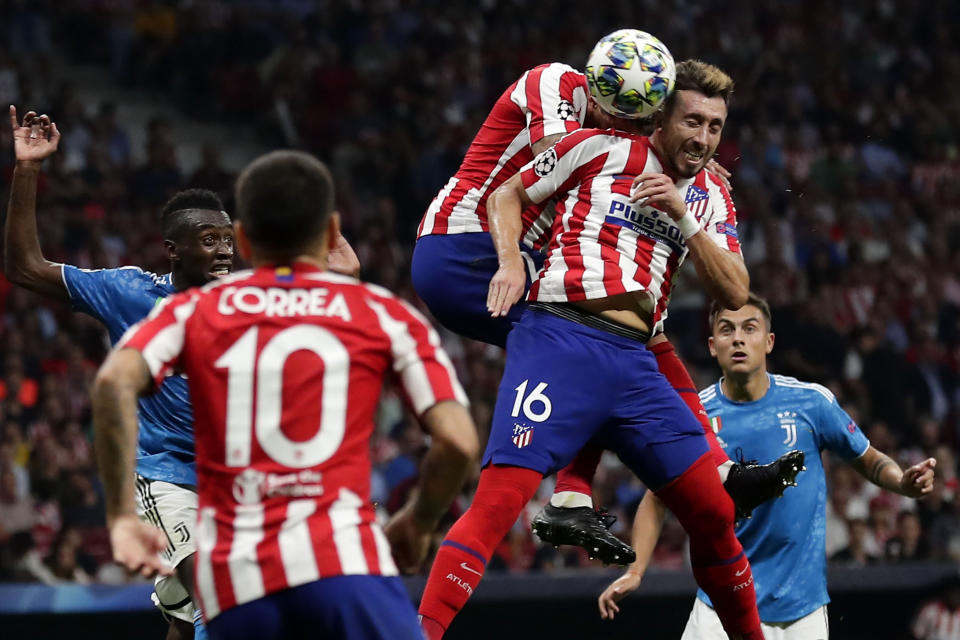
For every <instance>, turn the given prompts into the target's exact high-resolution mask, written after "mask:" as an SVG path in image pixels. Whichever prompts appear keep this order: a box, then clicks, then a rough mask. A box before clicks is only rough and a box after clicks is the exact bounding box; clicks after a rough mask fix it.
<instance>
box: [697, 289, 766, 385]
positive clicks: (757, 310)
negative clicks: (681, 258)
mask: <svg viewBox="0 0 960 640" xmlns="http://www.w3.org/2000/svg"><path fill="white" fill-rule="evenodd" d="M709 317H710V330H711V336H710V339H709V342H708V344H709V346H710V355H712V356H713V357H714V358H716V359H717V363H718V364H719V365H720V369H722V370H723V375H725V376H728V377H729V376H736V377H744V378H745V377H749V376H751V375H758V374H759V375H764V374H766V371H767V354H768V353H770V352H771V351H772V350H773V340H774V335H773V332H772V331H771V325H770V322H771V318H770V305H769V304H767V301H766V300H764V299H763V298H761V297H760V296H758V295H757V294H755V293H752V292H751V293H750V295H749V297H748V298H747V303H746V304H745V305H743V306H742V307H740V308H739V309H737V310H736V311H731V310H730V309H724V308H723V307H721V306H720V305H719V304H717V302H716V301H714V302H713V304H712V305H711V306H710V316H709Z"/></svg>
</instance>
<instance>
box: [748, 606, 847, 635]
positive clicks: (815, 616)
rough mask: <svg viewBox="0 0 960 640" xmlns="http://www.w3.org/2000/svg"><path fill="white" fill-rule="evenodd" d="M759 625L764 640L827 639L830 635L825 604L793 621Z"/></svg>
mask: <svg viewBox="0 0 960 640" xmlns="http://www.w3.org/2000/svg"><path fill="white" fill-rule="evenodd" d="M761 626H762V627H763V637H764V638H765V639H766V640H827V639H828V638H829V637H830V623H829V621H828V620H827V606H826V605H823V606H822V607H820V608H819V609H817V610H816V611H813V612H811V613H809V614H808V615H805V616H804V617H802V618H800V619H799V620H794V621H793V622H789V623H778V624H763V625H761Z"/></svg>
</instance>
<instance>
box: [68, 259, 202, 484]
mask: <svg viewBox="0 0 960 640" xmlns="http://www.w3.org/2000/svg"><path fill="white" fill-rule="evenodd" d="M63 282H64V283H65V284H66V286H67V292H68V293H69V295H70V302H71V304H72V305H73V308H74V309H75V310H76V311H82V312H84V313H87V314H89V315H91V316H93V317H94V318H96V319H97V320H99V321H100V322H102V323H103V324H104V325H106V327H107V332H108V333H109V334H110V342H111V344H116V342H117V340H119V339H120V338H121V337H122V336H123V334H124V333H125V332H126V330H127V329H128V328H130V326H132V325H134V324H136V323H137V322H139V321H140V320H142V319H143V318H144V317H146V315H147V314H148V313H150V311H151V310H152V309H153V307H154V306H156V304H157V302H159V301H160V300H162V299H163V298H165V297H167V296H168V295H170V294H171V293H174V288H173V283H172V281H171V275H170V274H169V273H168V274H166V275H157V274H155V273H150V272H148V271H144V270H143V269H140V268H139V267H120V268H119V269H95V270H88V269H78V268H77V267H74V266H71V265H63ZM138 416H139V421H140V432H139V438H138V441H137V473H139V474H140V475H142V476H143V477H145V478H150V479H151V480H161V481H163V482H172V483H174V484H187V485H196V484H197V472H196V467H195V466H194V457H195V456H194V448H193V411H192V410H191V408H190V395H189V393H188V391H187V381H186V379H184V378H182V377H180V376H172V377H169V378H167V379H166V380H165V381H164V382H163V384H162V385H160V388H159V389H157V391H156V393H154V394H153V395H151V396H147V397H144V398H141V399H140V405H139V411H138Z"/></svg>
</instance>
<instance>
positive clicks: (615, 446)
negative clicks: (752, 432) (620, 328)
mask: <svg viewBox="0 0 960 640" xmlns="http://www.w3.org/2000/svg"><path fill="white" fill-rule="evenodd" d="M633 356H634V357H633V364H632V366H630V367H629V368H625V369H624V371H623V383H624V389H623V391H622V392H621V393H620V395H619V396H618V398H617V402H616V405H615V408H614V411H615V414H616V423H615V424H613V425H610V426H608V427H606V428H604V430H603V431H602V432H601V434H600V436H599V438H598V441H599V443H600V444H602V445H603V446H604V447H605V448H607V449H609V450H611V451H613V452H614V453H616V454H617V455H618V456H619V457H620V459H621V460H622V461H623V463H624V464H625V465H627V467H629V468H630V469H631V470H632V471H633V472H634V473H635V474H637V476H638V477H639V478H640V479H641V480H643V482H644V484H646V485H647V486H648V487H650V488H651V489H654V490H656V489H659V488H661V487H663V486H665V485H666V484H667V483H668V482H670V481H671V480H673V479H674V478H676V477H678V476H680V475H681V474H682V473H683V472H684V471H686V470H687V469H688V468H689V467H690V466H691V465H692V464H693V463H694V462H696V461H697V460H698V459H700V457H701V456H702V455H703V454H704V453H706V452H707V451H708V449H709V445H708V444H707V440H706V438H705V437H704V433H703V426H702V425H701V424H700V422H699V421H698V420H697V418H696V416H694V415H693V413H692V412H691V411H690V408H689V407H687V405H686V404H685V403H684V401H683V399H681V398H680V396H679V395H678V394H677V392H676V390H674V389H673V387H671V386H670V383H669V382H668V381H667V379H666V378H665V377H664V376H663V375H662V374H661V373H660V372H659V370H658V369H657V368H656V359H655V358H654V357H653V354H651V353H650V352H649V351H646V350H644V352H642V353H634V354H633Z"/></svg>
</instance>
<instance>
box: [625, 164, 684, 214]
mask: <svg viewBox="0 0 960 640" xmlns="http://www.w3.org/2000/svg"><path fill="white" fill-rule="evenodd" d="M630 202H638V203H639V204H640V206H641V207H642V206H644V205H647V204H651V205H656V206H657V208H658V209H660V210H662V211H666V212H667V215H669V216H670V217H671V218H673V219H674V220H679V219H680V218H682V217H683V214H685V213H686V212H687V206H686V205H685V204H684V203H683V200H682V199H681V198H680V193H679V192H678V191H677V185H676V184H674V182H673V180H672V179H671V178H670V176H668V175H667V174H665V173H641V174H640V175H639V176H637V177H636V179H634V181H633V191H631V193H630Z"/></svg>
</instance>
